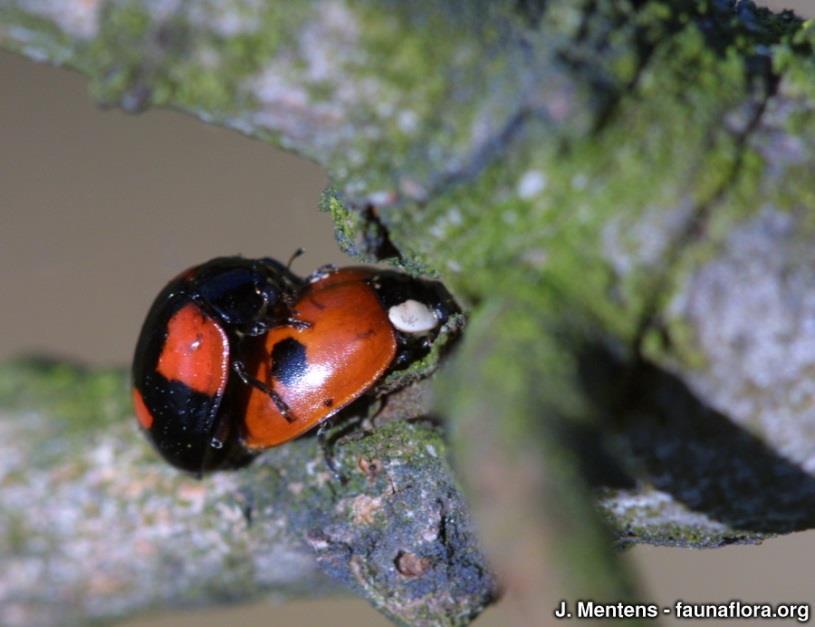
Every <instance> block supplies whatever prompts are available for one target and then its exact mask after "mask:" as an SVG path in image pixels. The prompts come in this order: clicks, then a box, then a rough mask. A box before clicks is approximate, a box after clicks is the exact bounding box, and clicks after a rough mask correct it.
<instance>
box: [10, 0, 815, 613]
mask: <svg viewBox="0 0 815 627" xmlns="http://www.w3.org/2000/svg"><path fill="white" fill-rule="evenodd" d="M0 6H2V7H3V8H2V9H0V11H2V12H1V13H0V17H1V18H2V19H0V45H3V46H5V47H7V48H10V49H13V50H18V51H20V52H22V53H24V54H28V55H29V56H32V57H34V58H39V59H46V60H50V61H52V62H55V63H61V64H65V65H70V66H72V67H75V68H78V69H79V70H81V71H83V72H86V73H87V74H89V75H90V76H91V79H92V89H93V93H94V94H95V96H96V97H97V98H99V99H100V100H101V101H102V102H104V103H106V104H111V105H115V104H118V105H121V106H123V107H125V108H126V109H129V110H139V109H141V108H143V107H146V106H150V105H155V106H174V107H177V108H180V109H184V110H187V111H190V112H192V113H195V114H196V115H198V116H200V117H202V118H203V119H205V120H207V121H209V122H213V123H218V124H223V125H227V126H231V127H233V128H236V129H238V130H240V131H242V132H244V133H247V134H250V135H253V136H256V137H259V138H261V139H264V140H266V141H270V142H273V143H276V144H278V145H281V146H284V147H287V148H290V149H292V150H296V151H298V152H300V153H302V154H305V155H307V156H309V157H310V158H312V159H315V160H316V161H318V162H319V163H321V164H323V165H324V166H325V167H326V168H327V169H328V172H329V174H330V175H331V177H332V181H333V184H332V188H331V189H330V190H328V191H327V192H326V194H325V197H324V199H323V207H324V208H325V209H326V210H328V211H330V212H331V213H332V215H333V217H334V219H335V222H336V224H337V237H338V241H339V242H340V245H341V246H342V247H343V248H344V249H345V250H347V251H348V252H350V253H351V254H354V255H356V256H358V257H361V258H368V259H389V260H391V261H393V262H395V263H397V264H398V265H400V266H401V267H402V268H404V269H407V270H409V271H413V272H425V273H431V274H435V275H436V276H440V277H441V278H442V279H443V280H444V282H445V283H446V284H447V285H448V286H449V287H450V289H451V290H452V291H453V292H454V293H455V294H456V296H457V297H458V298H459V300H460V302H461V303H462V305H463V306H464V307H465V308H467V310H468V312H469V313H470V315H471V317H472V320H473V324H472V328H471V329H469V330H468V331H467V332H466V333H465V334H464V338H463V342H462V344H463V345H462V346H461V348H460V350H459V354H458V356H457V357H456V358H455V359H453V360H451V363H450V364H449V367H448V368H447V369H446V372H444V373H443V374H442V376H441V377H438V378H439V388H438V389H439V390H440V393H439V399H440V406H441V407H443V408H444V410H445V415H446V416H447V418H448V419H449V420H450V424H451V427H452V436H451V444H452V448H453V450H454V452H455V456H456V460H457V462H456V463H457V465H458V467H459V469H460V477H461V479H462V480H463V481H464V483H465V485H467V486H469V488H470V494H471V495H472V502H473V505H474V509H475V511H476V512H478V513H480V518H481V520H482V526H483V531H484V538H485V541H486V545H487V548H488V549H490V550H491V552H492V555H493V559H494V562H495V564H496V566H497V568H498V570H499V571H500V572H502V573H503V575H504V576H505V577H506V578H507V580H508V581H509V582H510V584H511V586H510V588H511V590H510V596H512V594H511V592H512V590H513V589H514V590H516V591H520V592H519V593H518V595H516V597H515V600H516V601H517V605H518V607H519V608H520V610H519V612H520V614H519V615H521V616H523V615H524V613H526V616H527V619H526V620H527V621H528V617H529V616H530V615H531V616H535V617H538V616H540V612H543V611H545V609H546V608H550V607H552V605H551V601H552V600H553V599H556V598H558V596H559V595H560V594H562V592H561V590H563V589H564V588H562V587H559V586H558V585H557V584H558V582H563V581H568V584H566V585H565V590H567V591H569V594H573V595H574V596H579V595H581V594H583V596H587V595H588V594H589V593H590V594H592V595H594V596H595V597H597V598H604V597H605V598H614V597H620V598H622V597H625V596H627V595H630V594H631V592H630V591H631V584H630V579H629V578H628V577H627V576H626V574H625V571H624V569H621V568H620V567H619V564H618V562H617V561H615V558H614V557H613V556H612V555H610V554H609V553H608V548H607V543H606V541H605V539H604V538H605V537H606V536H604V535H603V534H604V533H605V532H604V528H603V526H602V525H601V524H600V519H601V518H602V519H605V521H606V523H607V524H608V526H610V528H611V530H612V533H613V534H614V535H616V538H617V541H618V542H619V543H621V544H625V543H630V542H639V541H646V542H654V543H661V544H677V545H683V546H719V545H722V544H726V543H730V542H752V541H758V540H760V539H762V538H764V537H766V536H768V535H772V534H775V533H783V532H787V531H791V530H796V529H804V528H808V527H811V526H813V522H814V521H815V498H813V496H815V483H814V482H815V409H813V408H815V402H813V401H815V386H813V385H812V384H811V374H812V372H813V371H815V369H814V368H813V366H815V361H813V360H815V351H813V350H811V345H812V344H813V339H812V338H813V331H812V328H813V325H812V321H813V320H815V298H813V296H812V294H813V293H815V285H814V284H813V278H812V272H811V267H812V261H813V260H812V253H811V252H810V251H811V250H812V248H813V247H812V240H813V224H815V222H813V220H812V211H813V207H815V185H814V184H813V179H812V177H811V173H812V172H813V171H815V89H814V88H813V84H815V83H813V82H812V77H813V75H814V71H815V57H814V56H813V41H815V34H814V33H815V31H813V27H812V23H811V22H810V23H805V22H802V21H800V20H799V19H797V18H796V17H795V16H793V15H792V14H790V13H784V14H778V15H776V14H772V13H770V12H768V11H765V10H760V9H757V8H756V7H755V6H754V5H753V4H752V3H751V2H748V1H743V2H735V1H729V0H702V1H693V2H691V1H684V0H661V1H660V0H650V1H635V0H631V1H629V2H612V1H611V0H600V1H597V0H585V1H584V2H573V1H571V0H549V1H547V2H543V1H541V2H514V1H509V0H505V1H499V2H486V1H485V2H481V1H477V2H469V3H455V2H430V1H426V2H424V1H420V2H410V3H397V2H375V1H374V0H367V1H366V0H313V1H310V2H306V1H303V2H297V3H286V4H285V5H283V4H280V3H272V2H269V3H262V2H254V1H249V0H246V1H241V0H230V1H229V2H205V3H183V2H173V1H171V0H142V1H138V0H109V1H108V2H99V3H93V2H90V3H89V2H81V3H80V2H71V1H69V0H64V1H63V2H51V3H42V2H34V1H32V0H5V2H4V4H3V5H0ZM496 502H498V503H500V504H501V505H500V507H496V506H495V503H496ZM596 502H599V506H600V507H599V512H600V515H599V516H598V515H596V512H597V511H598V510H596V509H595V508H594V504H595V503H596ZM496 512H500V513H512V512H519V513H520V512H523V514H524V515H519V514H518V515H509V516H505V517H503V518H502V517H497V518H496V516H495V514H496ZM320 546H321V545H320ZM516 558H517V559H516ZM406 559H407V561H406V562H405V564H408V563H410V564H412V565H413V566H412V567H415V566H416V565H417V564H421V563H423V562H422V561H421V560H420V559H419V560H414V559H413V558H406ZM544 564H545V565H544ZM412 567H411V568H412ZM355 568H357V572H363V571H360V570H359V568H361V566H357V567H355ZM406 568H407V566H406ZM547 568H548V569H549V570H547ZM564 572H569V573H570V574H571V576H568V577H567V576H562V575H563V573H564ZM597 573H600V574H601V575H602V576H599V575H597ZM547 577H548V579H547ZM544 580H546V581H550V582H551V581H555V585H546V586H545V590H546V591H548V593H549V595H550V596H546V594H542V593H541V592H540V591H541V587H542V586H544V583H542V582H543V581H544ZM523 620H524V619H521V621H522V622H523Z"/></svg>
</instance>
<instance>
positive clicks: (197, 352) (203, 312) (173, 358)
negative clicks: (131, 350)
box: [132, 257, 302, 473]
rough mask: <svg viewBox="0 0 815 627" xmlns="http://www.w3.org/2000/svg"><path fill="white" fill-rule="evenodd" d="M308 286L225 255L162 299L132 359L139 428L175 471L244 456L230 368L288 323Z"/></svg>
mask: <svg viewBox="0 0 815 627" xmlns="http://www.w3.org/2000/svg"><path fill="white" fill-rule="evenodd" d="M301 284H302V282H301V281H300V280H299V279H297V278H296V277H295V276H294V275H292V274H291V273H289V272H288V270H286V268H285V267H284V266H282V265H280V264H279V263H278V262H276V261H274V260H270V259H267V260H250V259H243V258H240V257H220V258H217V259H213V260H211V261H208V262H207V263H204V264H201V265H200V266H196V267H194V268H191V269H189V270H187V271H186V272H184V273H182V274H180V275H179V276H177V277H176V278H174V279H173V280H172V281H170V283H169V284H168V285H167V286H166V287H165V288H164V289H163V290H162V291H161V292H160V293H159V295H158V297H157V298H156V300H155V301H154V303H153V305H152V307H151V308H150V311H149V312H148V314H147V318H146V320H145V322H144V325H143V326H142V330H141V334H140V336H139V340H138V343H137V345H136V353H135V357H134V359H133V370H132V375H133V389H132V396H133V404H134V408H135V411H136V417H137V419H138V422H139V425H140V426H141V427H142V429H143V430H144V431H145V433H146V434H147V436H148V438H149V439H150V440H151V441H152V443H153V444H154V445H155V447H156V449H157V450H158V451H159V453H160V454H161V455H162V456H163V457H164V458H165V459H166V460H167V461H168V462H169V463H171V464H172V465H174V466H177V467H178V468H181V469H184V470H188V471H190V472H193V473H201V472H203V471H205V470H209V469H211V468H215V467H218V466H220V465H222V464H224V463H225V462H226V461H227V460H228V459H229V458H233V457H234V458H236V459H237V458H240V457H242V456H244V455H243V453H242V449H241V448H240V447H239V446H236V444H237V432H236V430H235V429H234V425H235V424H236V419H235V418H236V416H235V412H236V409H237V408H236V407H235V405H234V403H233V402H232V399H233V398H234V397H235V395H236V392H237V391H239V388H240V387H241V386H240V384H241V382H240V381H236V376H235V375H234V373H233V371H232V363H233V362H234V361H235V360H236V359H239V358H240V356H241V355H242V353H243V351H244V350H245V347H244V344H245V343H246V342H247V341H248V340H247V338H248V339H249V340H251V338H253V337H258V336H260V335H262V334H263V333H265V332H266V331H267V330H268V328H270V327H272V326H275V325H277V324H280V323H281V322H284V321H285V320H286V319H287V318H288V316H289V307H288V305H287V304H286V301H287V300H291V298H293V296H292V295H293V294H294V292H295V291H296V290H297V289H299V287H300V285H301Z"/></svg>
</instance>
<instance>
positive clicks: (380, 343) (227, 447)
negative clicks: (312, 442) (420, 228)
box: [133, 258, 455, 475]
mask: <svg viewBox="0 0 815 627" xmlns="http://www.w3.org/2000/svg"><path fill="white" fill-rule="evenodd" d="M204 269H206V272H203V270H204ZM238 269H240V270H241V271H242V272H241V273H239V274H240V276H239V277H237V276H236V277H234V278H230V279H227V278H226V277H223V276H221V275H222V274H225V273H229V272H233V271H237V270H238ZM211 282H217V283H218V284H219V285H220V287H218V286H216V285H210V283H211ZM265 292H269V293H268V294H266V295H265V296H263V297H260V298H259V297H258V294H264V293H265ZM244 299H246V300H244ZM246 301H248V302H246ZM224 310H226V311H224ZM453 311H455V306H454V305H453V303H452V299H451V298H450V297H449V295H448V294H447V292H446V291H445V290H444V288H443V287H442V286H441V285H440V284H438V283H435V282H432V281H422V280H419V279H414V278H412V277H409V276H407V275H403V274H400V273H397V272H391V271H384V270H378V269H372V268H364V267H351V268H343V269H339V270H336V269H334V268H333V267H329V266H326V267H323V268H320V269H319V270H318V271H316V272H315V273H313V274H312V275H311V276H310V277H308V279H306V280H302V279H299V278H298V277H296V276H295V275H293V274H292V273H291V272H289V270H288V268H287V267H285V266H283V265H282V264H279V263H278V262H275V261H273V260H268V259H264V260H259V261H251V260H246V259H241V258H228V259H215V260H213V261H210V262H208V263H206V264H203V265H202V266H199V267H197V268H194V269H193V270H192V271H188V272H187V273H184V274H182V275H181V276H180V277H178V278H177V279H175V280H173V281H172V282H171V283H170V284H169V285H168V286H167V287H166V288H165V289H164V291H163V292H162V293H161V294H160V295H159V297H158V299H157V300H156V303H155V304H154V305H153V308H152V309H151V310H150V313H149V314H148V317H147V320H146V322H145V325H144V328H143V330H142V335H141V338H140V340H139V343H138V346H137V349H136V358H135V360H134V367H133V377H134V391H133V395H134V404H135V407H136V415H137V417H138V419H139V422H140V424H141V426H142V428H143V429H144V430H145V431H146V432H147V434H148V436H149V437H150V439H151V440H152V441H153V443H154V444H155V446H156V448H157V449H158V450H159V452H160V453H161V454H162V455H163V456H164V458H165V459H166V460H167V461H169V462H170V463H171V464H173V465H175V466H177V467H179V468H182V469H184V470H188V471H192V472H194V473H197V474H199V475H200V474H201V473H203V472H205V471H207V470H214V469H216V468H219V467H225V466H238V465H241V464H242V463H245V462H246V461H248V460H250V459H251V458H252V456H254V455H255V454H256V453H257V452H258V451H260V450H262V449H264V448H268V447H271V446H277V445H279V444H283V443H284V442H287V441H289V440H292V439H294V438H295V437H297V436H299V435H301V434H303V433H306V432H307V431H310V430H312V429H313V428H314V427H316V426H317V425H320V424H323V425H324V424H325V421H326V419H328V418H330V417H331V416H333V415H334V414H336V413H337V412H338V411H340V410H341V409H342V408H344V407H345V406H347V405H348V404H349V403H351V402H352V401H354V400H355V399H357V398H359V397H360V396H362V395H363V394H365V393H366V392H368V391H369V390H370V389H371V388H372V387H373V386H374V385H375V384H376V383H377V382H378V381H379V380H380V379H381V378H382V377H383V376H384V375H385V374H386V373H387V372H389V371H390V370H393V369H396V368H400V367H402V366H404V365H406V364H409V363H411V362H412V361H413V360H414V359H416V358H418V357H420V356H421V355H422V354H423V353H426V352H427V350H428V349H429V347H430V345H431V340H432V339H433V337H434V335H435V334H436V333H437V332H438V329H439V328H440V327H441V325H442V324H443V323H444V322H445V321H446V320H447V318H448V317H449V315H450V313H452V312H453ZM233 312H240V315H232V314H233ZM326 460H327V461H329V458H328V456H327V457H326Z"/></svg>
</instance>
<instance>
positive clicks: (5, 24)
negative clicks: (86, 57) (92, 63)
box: [0, 5, 82, 67]
mask: <svg viewBox="0 0 815 627" xmlns="http://www.w3.org/2000/svg"><path fill="white" fill-rule="evenodd" d="M20 31H25V33H26V34H25V36H21V34H20ZM0 46H2V47H3V48H7V49H9V50H11V51H12V52H18V53H20V54H23V55H26V56H28V57H32V58H34V59H37V60H41V59H48V61H49V62H51V63H54V64H56V65H66V66H70V67H76V66H77V65H78V60H77V57H76V55H77V53H78V51H79V50H81V48H82V46H81V44H78V43H77V41H76V40H75V39H72V38H71V37H70V36H69V35H67V34H66V33H64V32H63V31H62V30H61V29H60V28H59V27H58V26H57V25H56V24H55V23H54V22H52V21H51V20H48V19H46V18H43V17H40V16H37V15H32V14H31V13H28V12H26V11H24V10H22V9H20V8H17V7H15V6H10V5H9V6H0Z"/></svg>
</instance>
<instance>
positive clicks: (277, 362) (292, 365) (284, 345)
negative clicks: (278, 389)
mask: <svg viewBox="0 0 815 627" xmlns="http://www.w3.org/2000/svg"><path fill="white" fill-rule="evenodd" d="M307 369H308V360H307V359H306V347H305V346H303V345H302V344H301V343H300V342H298V341H297V340H295V339H294V338H293V337H289V338H286V339H285V340H281V341H279V342H278V343H277V344H275V345H274V348H272V370H271V374H272V377H273V378H274V379H275V380H276V381H279V382H280V383H282V384H283V385H285V386H286V387H290V386H291V385H293V384H294V383H296V382H297V379H299V378H301V377H302V376H303V375H305V374H306V370H307Z"/></svg>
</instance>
